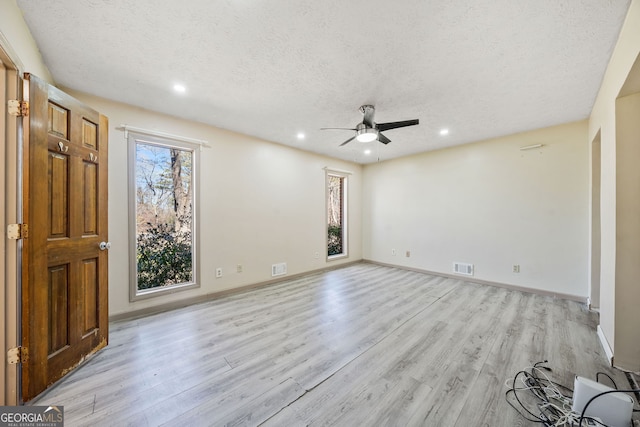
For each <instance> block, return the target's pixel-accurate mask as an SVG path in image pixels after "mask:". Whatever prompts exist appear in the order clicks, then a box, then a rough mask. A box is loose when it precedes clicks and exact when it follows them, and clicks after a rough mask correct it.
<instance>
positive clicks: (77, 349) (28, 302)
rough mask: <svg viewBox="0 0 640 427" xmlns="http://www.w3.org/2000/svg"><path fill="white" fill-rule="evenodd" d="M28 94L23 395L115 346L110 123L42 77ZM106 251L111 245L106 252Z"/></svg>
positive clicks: (29, 83)
mask: <svg viewBox="0 0 640 427" xmlns="http://www.w3.org/2000/svg"><path fill="white" fill-rule="evenodd" d="M23 91H24V92H23V95H24V98H25V101H27V102H28V106H29V112H28V115H26V116H25V117H24V118H23V130H24V166H23V167H24V170H23V195H24V197H23V212H24V214H23V218H24V222H25V223H26V224H27V226H28V236H27V237H26V238H24V240H23V261H22V268H23V270H22V271H23V273H22V281H23V282H22V346H23V348H24V347H26V348H27V351H28V360H27V361H26V362H25V361H23V365H22V396H23V400H24V401H28V400H31V399H32V398H33V397H35V396H36V395H38V394H39V393H40V392H42V391H43V390H45V389H46V388H47V387H49V386H50V385H52V384H53V383H54V382H55V381H57V380H59V379H60V378H62V377H63V376H64V375H65V374H67V373H68V372H70V371H71V370H72V369H73V368H74V367H76V366H77V365H78V364H79V363H80V362H82V361H83V360H84V359H85V357H86V356H87V355H89V354H92V353H94V352H95V351H97V350H98V349H100V348H102V347H104V346H105V345H106V344H107V336H108V313H107V287H108V283H107V280H108V274H107V271H108V270H107V268H108V266H107V262H108V256H107V254H108V251H107V250H101V245H100V244H101V242H108V238H107V136H108V135H107V132H108V122H107V118H106V117H105V116H103V115H101V114H99V113H98V112H96V111H94V110H93V109H91V108H89V107H87V106H85V105H83V104H81V103H80V102H79V101H77V100H76V99H74V98H72V97H71V96H69V95H67V94H65V93H64V92H62V91H60V90H59V89H56V88H55V87H53V86H50V85H49V84H47V83H46V82H44V81H42V80H40V79H38V78H36V77H35V76H33V75H29V74H25V79H24V88H23ZM102 246H103V247H104V246H105V245H102Z"/></svg>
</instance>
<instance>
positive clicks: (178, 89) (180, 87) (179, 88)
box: [173, 83, 187, 93]
mask: <svg viewBox="0 0 640 427" xmlns="http://www.w3.org/2000/svg"><path fill="white" fill-rule="evenodd" d="M173 90H174V91H176V92H178V93H185V92H186V91H187V88H186V87H185V86H184V85H182V84H180V83H176V84H174V85H173Z"/></svg>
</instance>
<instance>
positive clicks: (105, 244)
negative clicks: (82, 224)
mask: <svg viewBox="0 0 640 427" xmlns="http://www.w3.org/2000/svg"><path fill="white" fill-rule="evenodd" d="M109 248H111V242H100V250H101V251H106V250H107V249H109Z"/></svg>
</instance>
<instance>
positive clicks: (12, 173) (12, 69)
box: [0, 33, 23, 406]
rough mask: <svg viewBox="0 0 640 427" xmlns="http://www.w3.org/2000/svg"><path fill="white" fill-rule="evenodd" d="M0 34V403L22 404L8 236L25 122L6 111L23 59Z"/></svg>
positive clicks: (18, 202)
mask: <svg viewBox="0 0 640 427" xmlns="http://www.w3.org/2000/svg"><path fill="white" fill-rule="evenodd" d="M1 36H2V34H1V33H0V61H1V62H2V65H3V70H2V72H1V73H0V74H1V77H0V86H1V87H0V102H1V103H2V105H1V106H0V114H1V115H2V118H1V119H0V131H1V132H2V134H3V136H4V140H5V144H6V145H5V146H4V147H2V149H0V164H2V165H3V166H4V171H5V172H4V174H0V175H1V176H0V192H2V202H0V227H2V230H3V235H4V236H5V237H4V239H3V242H2V245H3V246H2V249H3V250H2V256H0V277H2V278H3V280H2V285H1V286H0V292H1V293H2V295H3V296H4V298H3V299H4V302H3V303H2V304H0V318H2V319H3V320H4V325H5V326H4V328H0V347H2V349H1V351H0V363H1V366H2V368H1V369H0V378H1V379H2V384H3V386H2V387H1V388H0V405H5V406H10V405H19V404H21V403H22V398H21V396H22V385H21V383H22V381H21V378H20V370H19V369H18V365H17V364H11V365H10V364H8V362H7V351H8V350H9V349H10V348H13V347H17V346H19V345H20V333H21V332H20V319H21V309H20V286H21V272H20V265H21V246H22V244H21V242H20V241H19V240H9V239H7V238H6V233H5V230H6V229H7V224H13V223H21V222H22V190H21V177H22V145H21V143H20V139H21V138H20V136H21V132H22V126H21V124H22V121H21V120H20V118H18V117H15V118H8V117H7V114H6V105H7V100H9V99H22V93H21V91H22V72H23V69H22V68H23V67H22V64H21V62H20V61H19V60H18V59H17V58H16V56H15V55H11V54H10V53H11V52H12V50H11V49H10V46H9V45H8V42H7V41H6V40H5V39H4V37H1Z"/></svg>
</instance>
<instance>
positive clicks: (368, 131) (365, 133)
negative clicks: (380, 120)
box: [356, 128, 378, 142]
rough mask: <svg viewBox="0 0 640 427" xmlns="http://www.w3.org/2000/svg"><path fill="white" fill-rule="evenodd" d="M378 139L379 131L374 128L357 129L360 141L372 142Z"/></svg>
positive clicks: (357, 137)
mask: <svg viewBox="0 0 640 427" xmlns="http://www.w3.org/2000/svg"><path fill="white" fill-rule="evenodd" d="M376 139H378V131H377V130H376V129H373V128H363V129H358V130H357V131H356V140H357V141H358V142H371V141H375V140H376Z"/></svg>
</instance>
